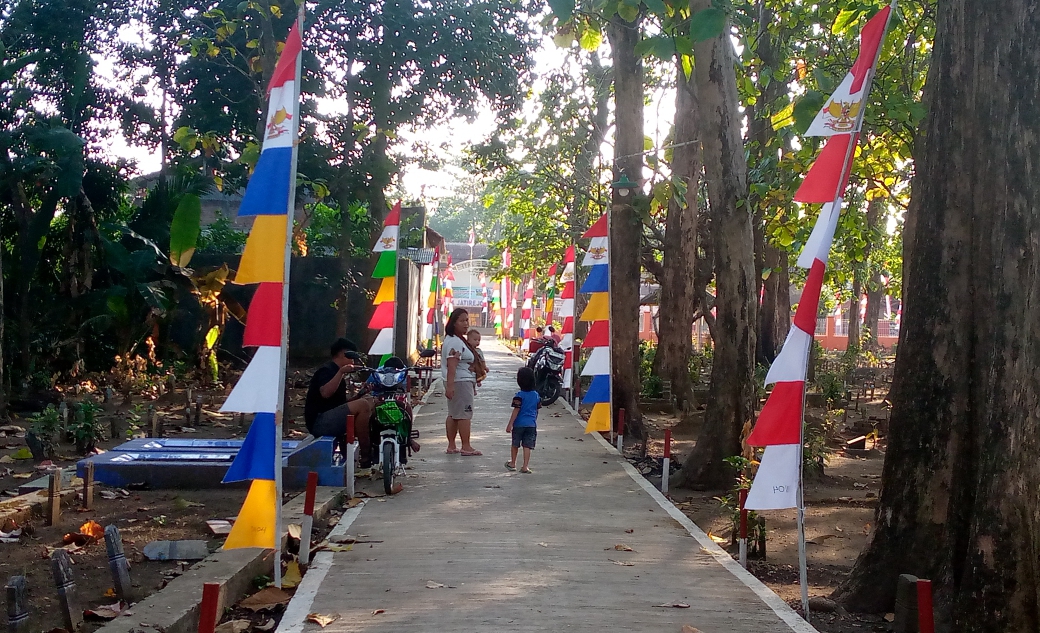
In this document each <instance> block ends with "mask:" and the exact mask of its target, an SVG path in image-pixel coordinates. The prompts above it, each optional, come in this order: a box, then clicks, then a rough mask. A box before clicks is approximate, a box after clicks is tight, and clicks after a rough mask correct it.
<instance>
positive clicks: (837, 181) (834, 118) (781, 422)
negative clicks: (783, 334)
mask: <svg viewBox="0 0 1040 633" xmlns="http://www.w3.org/2000/svg"><path fill="white" fill-rule="evenodd" d="M891 11H892V7H891V6H888V7H885V8H884V9H882V10H881V11H879V12H878V13H877V14H876V15H874V17H872V18H871V19H870V20H869V21H868V22H867V24H866V26H865V27H864V28H863V31H862V33H861V34H860V53H859V57H858V58H857V59H856V62H855V64H853V66H852V70H850V71H849V73H848V75H846V77H845V79H844V81H842V83H841V85H839V86H838V89H837V90H836V91H835V92H834V94H833V95H832V96H831V97H830V99H828V100H827V101H826V103H825V104H824V107H823V109H821V110H820V112H819V113H818V114H817V115H816V118H815V119H814V120H813V123H812V125H811V126H810V127H809V130H808V131H807V133H806V135H807V136H829V137H830V138H829V139H828V140H827V144H826V145H825V146H824V148H823V150H822V151H821V152H820V155H819V156H818V157H817V160H816V162H815V163H814V164H813V166H812V167H811V168H810V169H809V172H808V173H807V174H806V175H805V179H804V180H803V181H802V185H801V187H799V189H798V191H797V193H796V194H795V200H797V201H799V202H808V203H813V202H822V203H824V205H823V208H822V209H821V210H820V214H819V216H818V217H817V219H816V224H815V225H814V226H813V230H812V233H811V234H810V235H809V239H808V240H807V241H806V243H805V246H804V247H803V249H802V252H801V254H800V255H799V256H798V262H797V263H798V266H800V267H802V268H808V269H809V276H808V279H807V281H806V283H805V288H804V289H803V290H802V298H801V300H800V301H799V303H798V309H797V311H796V312H795V317H794V323H793V327H792V328H791V330H790V332H789V333H788V335H787V340H786V341H785V342H784V346H783V348H782V349H781V350H780V353H779V354H778V355H777V357H776V360H775V361H773V364H772V366H771V367H770V368H769V372H768V374H767V375H766V384H767V385H773V390H772V392H771V393H770V394H769V398H768V399H767V400H766V403H765V405H764V406H763V407H762V412H761V413H760V414H759V416H758V421H757V422H756V424H755V427H754V429H753V430H752V432H751V435H749V436H748V438H747V443H748V444H749V445H751V446H764V447H765V451H764V453H763V455H762V461H761V462H760V464H759V467H758V472H757V473H756V475H755V479H754V482H753V483H752V486H751V490H750V491H749V493H748V498H747V502H746V503H745V507H746V508H748V509H753V510H773V509H781V508H799V509H801V508H802V499H801V494H800V490H801V464H802V442H803V439H804V438H803V433H802V425H803V420H802V418H803V417H804V411H803V408H804V400H805V376H806V370H807V367H808V362H809V349H810V347H811V346H812V341H813V336H814V335H815V332H816V316H817V313H818V310H819V304H820V291H821V288H822V286H823V276H824V272H825V269H826V266H827V261H828V254H829V253H830V248H831V242H832V240H833V239H834V233H835V229H836V228H837V225H838V216H839V215H840V213H841V206H842V197H841V196H842V194H843V191H844V189H845V185H846V184H847V183H848V179H849V174H850V173H851V171H852V169H851V168H852V155H853V152H854V151H855V146H856V141H857V140H858V136H859V135H858V133H859V130H860V127H861V125H862V122H863V108H864V106H865V104H866V99H867V94H868V92H869V90H870V79H871V76H872V73H873V71H874V66H875V65H876V63H877V57H878V53H879V51H880V46H881V42H882V40H883V39H884V33H885V30H886V29H887V23H888V19H889V16H890V15H891Z"/></svg>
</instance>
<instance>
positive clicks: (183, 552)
mask: <svg viewBox="0 0 1040 633" xmlns="http://www.w3.org/2000/svg"><path fill="white" fill-rule="evenodd" d="M141 551H142V553H143V554H144V555H145V557H146V558H147V559H148V560H202V559H203V558H206V557H207V556H209V547H207V545H206V541H152V542H151V543H149V544H147V545H145V546H144V549H142V550H141Z"/></svg>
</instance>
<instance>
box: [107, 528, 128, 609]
mask: <svg viewBox="0 0 1040 633" xmlns="http://www.w3.org/2000/svg"><path fill="white" fill-rule="evenodd" d="M105 550H106V551H107V552H108V568H109V570H110V571H111V572H112V582H113V585H114V586H115V589H116V595H117V596H118V597H119V599H120V600H122V601H123V602H127V603H130V602H133V595H132V594H133V585H132V584H131V583H130V564H129V563H128V562H127V560H126V553H125V552H124V550H123V537H122V536H120V535H119V528H117V527H116V526H114V525H106V526H105Z"/></svg>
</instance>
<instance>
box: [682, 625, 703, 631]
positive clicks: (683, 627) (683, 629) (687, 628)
mask: <svg viewBox="0 0 1040 633" xmlns="http://www.w3.org/2000/svg"><path fill="white" fill-rule="evenodd" d="M682 633H701V630H700V629H695V628H693V627H692V626H690V625H689V624H684V625H682Z"/></svg>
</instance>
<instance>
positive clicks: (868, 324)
mask: <svg viewBox="0 0 1040 633" xmlns="http://www.w3.org/2000/svg"><path fill="white" fill-rule="evenodd" d="M883 202H884V201H883V200H882V199H881V198H874V199H873V200H871V201H870V202H869V203H867V216H866V220H867V243H866V245H865V246H864V248H863V257H864V258H865V259H866V260H867V284H866V285H867V288H866V294H867V308H866V311H865V314H864V317H863V333H864V334H866V335H867V341H868V342H867V346H868V348H871V349H877V347H878V343H877V326H878V319H879V318H880V317H881V299H883V298H884V296H885V289H884V286H882V285H881V271H880V270H879V269H878V267H877V265H875V264H873V263H872V262H871V254H872V253H873V251H874V249H875V248H876V247H877V246H878V241H879V240H882V239H884V238H883V236H882V232H881V230H880V227H879V226H878V224H879V222H880V220H881V205H882V203H883Z"/></svg>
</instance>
